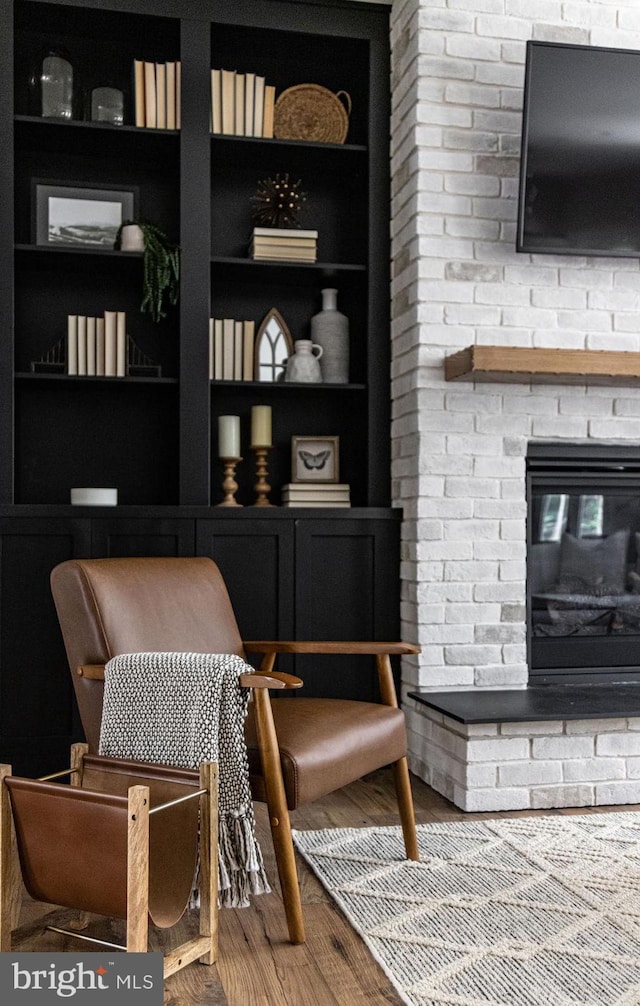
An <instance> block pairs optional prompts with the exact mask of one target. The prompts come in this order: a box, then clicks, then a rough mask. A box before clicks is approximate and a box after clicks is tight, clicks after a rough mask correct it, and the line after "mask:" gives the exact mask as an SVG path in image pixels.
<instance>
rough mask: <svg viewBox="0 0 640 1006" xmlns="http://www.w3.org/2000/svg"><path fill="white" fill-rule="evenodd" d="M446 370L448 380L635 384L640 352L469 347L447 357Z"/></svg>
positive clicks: (638, 372)
mask: <svg viewBox="0 0 640 1006" xmlns="http://www.w3.org/2000/svg"><path fill="white" fill-rule="evenodd" d="M444 370H445V380H447V381H503V382H529V381H547V382H552V381H556V382H561V383H562V384H571V383H577V382H579V381H585V380H588V381H590V382H591V383H596V384H598V383H599V384H608V383H614V382H616V381H621V382H625V381H626V382H630V381H631V382H632V381H635V380H639V379H640V353H631V352H628V353H627V352H618V351H613V350H594V349H529V348H528V347H521V346H467V348H466V349H461V350H460V351H459V352H458V353H453V354H452V355H451V356H447V357H445V361H444Z"/></svg>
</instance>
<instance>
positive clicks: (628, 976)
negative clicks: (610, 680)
mask: <svg viewBox="0 0 640 1006" xmlns="http://www.w3.org/2000/svg"><path fill="white" fill-rule="evenodd" d="M294 840H295V843H296V846H297V848H298V849H299V851H300V852H301V854H302V855H303V857H304V858H305V859H306V861H307V862H308V863H309V865H310V866H311V868H312V869H313V871H314V872H315V873H316V875H317V876H318V878H319V879H320V881H321V882H322V883H323V884H324V886H325V887H326V889H327V890H328V891H329V893H330V894H331V895H332V897H333V898H334V900H335V901H336V902H337V904H338V905H339V906H340V908H341V909H342V910H343V912H344V914H345V915H346V917H347V919H348V920H349V922H350V923H351V925H352V926H353V927H354V929H356V931H357V932H358V933H359V934H360V935H361V936H362V938H363V939H364V941H365V943H366V944H367V946H368V947H369V949H370V950H371V952H372V954H373V955H374V957H375V958H376V959H377V960H378V962H379V963H380V964H381V965H382V967H383V969H384V970H385V972H386V973H387V975H388V977H389V978H390V979H391V981H392V983H393V984H394V986H395V987H396V989H397V990H398V992H399V994H400V996H401V998H402V999H403V1000H404V1001H405V1002H406V1003H409V1004H410V1006H540V1004H544V1006H639V1004H640V813H634V812H633V811H629V812H623V813H617V812H616V813H602V814H591V815H567V816H544V817H529V818H519V819H510V820H504V819H503V820H482V821H471V822H468V821H451V822H443V823H437V824H422V825H419V826H418V841H419V847H420V856H421V862H419V863H413V862H410V861H408V860H406V859H405V858H404V855H405V853H404V845H403V842H402V832H401V830H400V828H399V827H389V828H331V829H325V830H320V831H295V832H294Z"/></svg>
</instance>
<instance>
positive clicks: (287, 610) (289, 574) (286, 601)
mask: <svg viewBox="0 0 640 1006" xmlns="http://www.w3.org/2000/svg"><path fill="white" fill-rule="evenodd" d="M196 553H197V555H208V556H210V557H211V558H212V559H213V560H214V561H215V562H216V563H217V565H218V567H219V568H220V572H221V573H222V575H223V577H224V579H225V582H226V584H227V589H228V591H229V596H230V598H231V603H232V604H233V608H234V611H235V613H236V618H237V620H238V626H239V628H240V634H241V636H242V637H243V639H291V638H293V632H294V611H293V604H294V591H293V565H294V563H293V524H292V521H288V520H287V521H284V520H260V519H259V518H255V519H253V518H252V519H249V520H244V519H240V520H234V519H233V518H228V519H227V518H221V519H212V520H199V521H197V522H196ZM285 663H286V662H285ZM279 666H280V667H281V669H283V670H284V669H285V664H284V663H283V664H280V665H279ZM287 669H288V668H287Z"/></svg>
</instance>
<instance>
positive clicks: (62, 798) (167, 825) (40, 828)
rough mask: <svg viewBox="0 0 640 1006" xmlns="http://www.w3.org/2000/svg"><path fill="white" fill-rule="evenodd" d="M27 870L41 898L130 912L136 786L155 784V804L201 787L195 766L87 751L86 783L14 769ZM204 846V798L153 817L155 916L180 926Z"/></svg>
mask: <svg viewBox="0 0 640 1006" xmlns="http://www.w3.org/2000/svg"><path fill="white" fill-rule="evenodd" d="M5 783H6V786H7V788H8V790H9V794H10V798H11V806H12V811H13V819H14V822H15V828H16V838H17V843H18V853H19V856H20V865H21V869H22V877H23V880H24V883H25V886H26V888H27V890H28V892H29V894H30V895H31V896H32V897H33V898H35V899H36V900H38V901H44V902H47V903H49V904H55V905H64V906H66V907H68V908H76V909H80V910H82V911H88V912H96V913H98V914H99V915H111V916H115V917H117V918H123V919H124V918H126V917H127V828H128V824H129V821H128V801H127V792H128V788H129V787H130V786H148V787H149V796H150V803H151V807H154V806H157V805H158V804H161V803H165V802H166V801H169V800H175V799H177V798H179V797H183V796H186V795H188V794H189V793H195V792H197V790H198V788H199V777H198V773H197V772H193V771H190V770H188V769H174V768H169V767H167V766H164V765H162V766H160V765H150V764H149V765H146V764H141V763H140V762H131V761H126V760H120V759H114V758H101V757H99V756H91V755H89V756H86V758H85V760H84V771H83V779H82V786H81V787H79V786H66V785H61V784H60V783H53V782H41V781H39V780H37V779H24V778H21V777H19V776H8V777H7V778H6V779H5ZM197 848H198V800H197V799H192V800H186V801H183V802H181V803H179V804H175V805H173V806H171V807H168V808H167V809H166V810H163V811H161V812H160V813H157V814H154V815H153V816H152V817H151V818H150V829H149V915H150V916H151V918H152V920H153V922H154V924H155V925H157V926H162V927H168V926H172V925H175V923H176V922H177V921H178V920H179V919H180V917H181V916H182V914H183V912H184V911H185V908H186V907H187V904H188V902H189V898H190V896H191V892H192V890H193V883H194V873H195V867H196V852H197Z"/></svg>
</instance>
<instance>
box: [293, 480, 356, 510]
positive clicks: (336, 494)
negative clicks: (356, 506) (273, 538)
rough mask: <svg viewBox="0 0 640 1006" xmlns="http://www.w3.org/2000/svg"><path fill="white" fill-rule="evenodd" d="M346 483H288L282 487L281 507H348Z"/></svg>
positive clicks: (349, 501) (348, 487)
mask: <svg viewBox="0 0 640 1006" xmlns="http://www.w3.org/2000/svg"><path fill="white" fill-rule="evenodd" d="M349 490H350V486H349V483H348V482H288V483H287V484H286V485H284V486H283V487H282V505H283V506H289V507H292V506H297V507H323V506H324V507H350V506H351V500H350V498H349Z"/></svg>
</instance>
